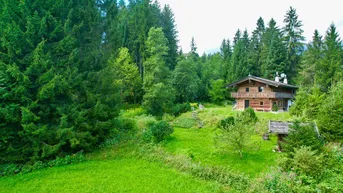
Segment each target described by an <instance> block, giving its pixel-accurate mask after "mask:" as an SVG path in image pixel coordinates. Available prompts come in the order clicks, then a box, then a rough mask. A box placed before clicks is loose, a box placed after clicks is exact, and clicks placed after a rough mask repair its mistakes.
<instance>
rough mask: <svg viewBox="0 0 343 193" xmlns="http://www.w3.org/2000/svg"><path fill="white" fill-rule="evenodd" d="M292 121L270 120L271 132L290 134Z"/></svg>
mask: <svg viewBox="0 0 343 193" xmlns="http://www.w3.org/2000/svg"><path fill="white" fill-rule="evenodd" d="M290 125H292V123H291V122H281V121H269V132H270V133H276V134H288V131H289V126H290Z"/></svg>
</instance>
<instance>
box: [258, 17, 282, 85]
mask: <svg viewBox="0 0 343 193" xmlns="http://www.w3.org/2000/svg"><path fill="white" fill-rule="evenodd" d="M262 41H263V49H262V53H261V57H262V68H261V74H262V76H263V77H265V78H268V79H273V78H274V76H275V73H276V72H286V70H287V66H286V64H287V62H286V61H287V59H286V57H287V52H286V48H285V45H284V43H283V41H282V33H281V32H280V29H279V28H278V27H277V26H276V22H275V20H274V19H271V20H270V21H269V23H268V27H267V29H266V32H265V33H264V35H263V40H262Z"/></svg>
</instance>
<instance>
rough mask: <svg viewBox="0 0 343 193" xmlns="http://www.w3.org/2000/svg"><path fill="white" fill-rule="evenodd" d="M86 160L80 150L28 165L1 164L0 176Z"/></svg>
mask: <svg viewBox="0 0 343 193" xmlns="http://www.w3.org/2000/svg"><path fill="white" fill-rule="evenodd" d="M85 160H86V158H85V156H84V155H83V153H82V152H80V153H76V154H73V155H67V156H65V157H56V159H54V160H51V161H48V162H43V161H37V162H35V163H34V164H26V165H19V164H5V165H0V177H3V176H11V175H14V174H17V173H23V174H25V173H28V172H32V171H35V170H39V169H42V168H46V167H53V166H62V165H69V164H76V163H80V162H83V161H85Z"/></svg>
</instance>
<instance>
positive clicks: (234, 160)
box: [0, 106, 292, 193]
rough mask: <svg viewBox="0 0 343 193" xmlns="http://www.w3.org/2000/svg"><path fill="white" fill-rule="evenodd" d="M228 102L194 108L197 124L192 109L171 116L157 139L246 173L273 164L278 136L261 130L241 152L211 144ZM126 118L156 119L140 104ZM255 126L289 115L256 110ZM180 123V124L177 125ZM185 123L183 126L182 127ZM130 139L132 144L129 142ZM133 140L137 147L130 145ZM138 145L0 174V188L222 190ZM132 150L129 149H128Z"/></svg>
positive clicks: (35, 191)
mask: <svg viewBox="0 0 343 193" xmlns="http://www.w3.org/2000/svg"><path fill="white" fill-rule="evenodd" d="M237 113H238V112H237V111H233V110H232V107H231V106H226V107H218V106H212V107H209V108H206V109H205V110H203V111H201V112H198V118H199V119H200V120H201V121H202V122H203V123H204V127H203V128H198V126H197V124H198V123H197V121H194V119H193V118H192V112H187V113H184V114H182V115H180V116H179V117H176V118H174V117H169V118H168V119H170V120H169V121H170V122H171V123H172V124H173V125H174V133H173V134H172V135H171V136H170V137H169V138H168V139H167V140H165V141H164V142H163V143H162V144H161V148H162V149H163V150H164V151H165V152H167V153H168V154H170V155H175V156H179V155H181V156H186V157H189V158H190V159H191V161H192V162H194V163H200V164H202V165H204V166H209V167H212V166H214V167H216V166H219V167H224V168H229V169H231V170H232V171H234V172H238V173H244V174H246V175H247V176H248V177H250V178H255V177H257V176H259V175H260V174H262V173H263V172H267V171H268V168H269V167H270V166H274V165H276V159H277V157H278V155H279V153H276V152H273V151H272V150H273V148H275V146H276V137H275V136H271V137H270V140H268V141H264V140H263V139H262V137H261V134H260V133H259V134H256V135H254V136H253V139H252V140H254V141H257V142H258V143H259V144H260V145H259V148H258V149H259V150H258V151H256V149H255V150H253V149H252V150H248V151H246V152H244V156H243V158H240V157H239V156H238V154H237V153H236V152H234V151H232V150H229V149H220V148H217V146H216V145H215V140H214V137H215V133H216V127H217V124H218V122H219V121H220V120H221V119H223V118H226V117H227V116H232V115H235V114H237ZM121 116H122V117H124V118H130V119H133V120H135V121H136V122H137V125H138V128H140V129H141V128H144V127H145V125H146V123H147V122H149V121H153V120H155V118H154V117H151V116H146V115H145V114H144V111H142V110H141V109H140V108H137V109H131V110H125V111H123V112H122V113H121ZM257 116H258V118H259V123H258V125H257V127H258V128H259V130H261V131H262V132H266V131H267V128H266V127H267V123H268V120H291V119H292V118H291V116H290V115H289V114H288V113H267V112H257ZM176 125H178V126H176ZM180 125H181V126H182V125H185V127H184V128H183V127H180ZM132 144H133V146H132ZM134 146H136V147H134ZM134 148H137V145H135V143H131V146H130V145H126V146H125V145H124V146H120V145H119V146H118V145H114V146H112V147H108V148H103V149H101V150H99V151H96V152H93V153H90V154H87V155H86V157H87V160H88V161H86V162H83V163H79V164H75V165H68V166H59V167H52V168H45V169H42V170H37V171H34V172H31V173H28V174H23V175H22V174H17V175H15V176H10V177H3V178H0V187H1V188H0V192H1V193H11V192H24V193H31V192H32V193H40V192H42V193H48V192H73V193H77V192H82V193H85V192H222V191H223V190H224V191H225V190H226V191H227V190H228V189H227V188H228V187H227V186H223V185H221V184H219V183H217V182H215V181H212V180H211V181H206V180H202V179H199V178H197V177H194V176H192V175H191V174H190V173H187V172H181V171H179V170H177V168H173V167H170V166H166V165H164V164H163V163H162V162H161V161H158V160H149V159H141V158H139V157H137V156H134V155H133V154H132V152H134V151H136V150H133V149H134ZM131 154H132V155H131Z"/></svg>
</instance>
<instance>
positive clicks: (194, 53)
mask: <svg viewBox="0 0 343 193" xmlns="http://www.w3.org/2000/svg"><path fill="white" fill-rule="evenodd" d="M197 49H198V47H197V45H196V43H195V40H194V37H192V40H191V51H190V55H191V57H193V58H194V59H197V58H199V54H198V52H197Z"/></svg>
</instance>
